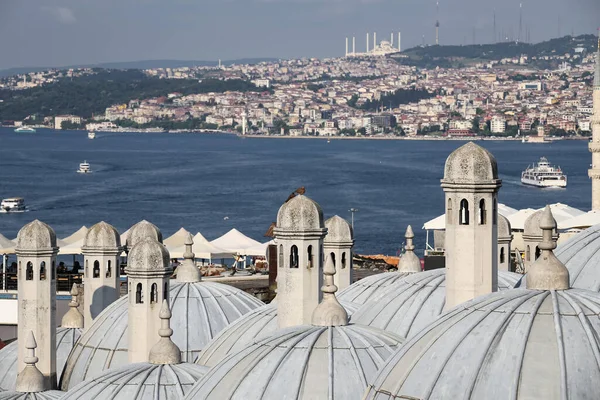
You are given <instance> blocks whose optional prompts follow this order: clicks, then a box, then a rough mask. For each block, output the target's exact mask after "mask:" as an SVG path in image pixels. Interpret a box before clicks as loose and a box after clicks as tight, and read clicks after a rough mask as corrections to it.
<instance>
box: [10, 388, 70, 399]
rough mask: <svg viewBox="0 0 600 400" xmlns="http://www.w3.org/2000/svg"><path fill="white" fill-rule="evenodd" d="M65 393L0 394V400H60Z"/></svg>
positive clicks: (48, 391)
mask: <svg viewBox="0 0 600 400" xmlns="http://www.w3.org/2000/svg"><path fill="white" fill-rule="evenodd" d="M64 395H65V392H61V391H60V390H47V391H45V392H37V393H22V392H12V391H11V392H0V400H57V399H62V398H63V396H64Z"/></svg>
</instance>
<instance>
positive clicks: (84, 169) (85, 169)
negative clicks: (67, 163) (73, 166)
mask: <svg viewBox="0 0 600 400" xmlns="http://www.w3.org/2000/svg"><path fill="white" fill-rule="evenodd" d="M91 172H92V170H91V169H90V164H89V163H88V162H87V161H84V162H82V163H81V164H79V169H78V170H77V173H78V174H89V173H91Z"/></svg>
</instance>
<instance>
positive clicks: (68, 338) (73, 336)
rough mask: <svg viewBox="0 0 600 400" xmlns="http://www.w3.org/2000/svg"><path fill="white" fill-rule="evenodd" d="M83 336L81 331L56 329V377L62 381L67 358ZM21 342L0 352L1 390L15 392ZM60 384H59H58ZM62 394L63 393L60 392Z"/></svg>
mask: <svg viewBox="0 0 600 400" xmlns="http://www.w3.org/2000/svg"><path fill="white" fill-rule="evenodd" d="M79 336H81V329H73V328H57V329H56V376H57V379H60V376H61V375H62V372H63V370H64V368H65V364H66V363H67V358H68V357H69V354H70V353H71V350H72V349H73V346H74V345H75V342H77V340H78V339H79ZM18 343H19V341H18V340H15V341H14V342H12V343H11V344H9V345H7V346H6V347H4V348H3V349H2V350H0V390H7V391H14V390H15V388H16V383H17V358H18V353H19V347H18V346H19V344H18ZM57 384H58V382H57ZM59 393H62V392H59Z"/></svg>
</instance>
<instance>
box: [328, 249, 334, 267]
mask: <svg viewBox="0 0 600 400" xmlns="http://www.w3.org/2000/svg"><path fill="white" fill-rule="evenodd" d="M329 258H331V262H333V266H334V267H335V253H334V252H331V253H329Z"/></svg>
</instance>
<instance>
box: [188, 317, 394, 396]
mask: <svg viewBox="0 0 600 400" xmlns="http://www.w3.org/2000/svg"><path fill="white" fill-rule="evenodd" d="M401 341H402V339H401V338H399V337H397V336H395V335H394V334H392V333H388V332H384V331H381V330H379V329H374V328H369V327H364V326H360V325H352V324H350V325H343V326H335V327H331V326H329V327H328V326H312V325H301V326H294V327H291V328H287V329H282V330H278V331H277V332H275V333H274V334H272V335H270V336H268V337H265V338H263V339H260V340H257V341H255V343H253V344H252V345H250V346H248V347H246V348H244V349H243V350H241V351H239V352H237V353H233V354H231V355H229V356H228V357H227V358H225V359H224V360H223V361H221V362H220V363H219V364H217V365H215V366H214V367H212V368H211V369H210V370H209V371H208V372H207V374H206V375H205V376H204V378H202V379H201V380H200V381H199V382H198V383H197V384H196V386H195V387H194V388H193V389H192V390H191V391H190V393H189V394H188V395H187V396H186V399H189V400H193V399H204V400H210V399H218V400H226V399H284V398H287V399H300V398H305V399H330V398H334V396H335V398H336V399H344V400H353V399H360V398H361V396H362V393H363V391H364V388H365V387H366V385H367V382H368V381H369V379H372V378H373V377H374V375H375V373H376V372H377V370H378V369H379V368H381V367H382V366H383V364H384V363H385V360H387V359H388V358H389V357H390V356H391V355H392V354H393V353H394V351H395V350H396V348H397V347H398V346H399V344H400V343H401ZM331 391H332V392H331Z"/></svg>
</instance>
